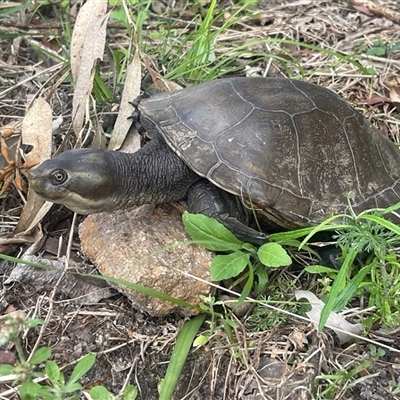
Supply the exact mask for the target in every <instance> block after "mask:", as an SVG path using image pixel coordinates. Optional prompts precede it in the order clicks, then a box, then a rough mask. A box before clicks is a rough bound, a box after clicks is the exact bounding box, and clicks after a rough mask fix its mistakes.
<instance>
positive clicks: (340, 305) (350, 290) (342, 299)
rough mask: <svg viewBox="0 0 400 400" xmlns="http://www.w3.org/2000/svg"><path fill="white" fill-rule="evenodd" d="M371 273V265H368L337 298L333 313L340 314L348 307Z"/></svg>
mask: <svg viewBox="0 0 400 400" xmlns="http://www.w3.org/2000/svg"><path fill="white" fill-rule="evenodd" d="M370 271H371V265H367V266H365V267H363V268H362V269H361V270H360V271H358V272H357V274H356V276H355V277H354V278H353V279H352V280H351V281H350V282H349V283H348V284H347V285H346V287H345V288H344V289H343V290H342V291H341V292H340V293H339V295H338V297H337V298H336V302H335V306H334V308H333V311H336V312H339V311H342V310H343V309H344V308H345V307H346V305H347V303H348V302H349V301H350V300H351V299H352V298H353V296H354V293H355V292H356V291H357V289H358V288H359V286H360V284H361V282H362V281H363V280H364V278H365V276H366V275H367V273H369V272H370Z"/></svg>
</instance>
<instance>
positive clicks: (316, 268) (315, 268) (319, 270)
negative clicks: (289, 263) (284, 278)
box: [304, 265, 338, 275]
mask: <svg viewBox="0 0 400 400" xmlns="http://www.w3.org/2000/svg"><path fill="white" fill-rule="evenodd" d="M304 270H305V271H307V272H308V273H309V274H332V273H333V274H335V275H337V273H338V270H337V269H335V268H329V267H325V266H324V265H309V266H308V267H305V268H304Z"/></svg>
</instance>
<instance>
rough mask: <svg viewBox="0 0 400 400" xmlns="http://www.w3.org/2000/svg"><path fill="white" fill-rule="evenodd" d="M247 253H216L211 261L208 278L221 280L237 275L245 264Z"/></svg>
mask: <svg viewBox="0 0 400 400" xmlns="http://www.w3.org/2000/svg"><path fill="white" fill-rule="evenodd" d="M248 262H249V254H245V253H242V252H240V251H235V252H234V253H232V254H218V255H217V256H215V257H214V259H213V260H212V263H211V273H210V279H211V280H212V281H223V280H225V279H229V278H233V277H234V276H238V275H239V274H240V273H241V272H242V271H243V270H244V269H245V268H246V266H247V264H248Z"/></svg>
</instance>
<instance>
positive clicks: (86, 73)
mask: <svg viewBox="0 0 400 400" xmlns="http://www.w3.org/2000/svg"><path fill="white" fill-rule="evenodd" d="M92 3H93V2H90V4H92ZM98 3H103V0H101V1H99V2H98ZM79 14H80V13H79ZM109 16H110V14H109V13H108V14H106V15H104V16H102V17H100V18H97V19H95V21H94V22H93V23H92V24H91V25H90V26H89V25H84V26H83V28H84V34H85V36H84V38H83V44H82V52H81V54H80V60H79V61H80V62H79V63H78V65H76V66H74V68H76V71H75V72H74V73H75V75H76V76H75V80H74V81H75V91H74V97H73V100H72V116H73V123H72V125H73V128H74V132H75V134H76V136H79V133H80V130H81V129H82V126H83V121H84V118H85V110H86V102H87V100H88V98H89V96H90V93H91V91H92V86H93V76H94V75H93V66H94V65H95V63H96V61H97V59H100V60H102V59H103V55H104V48H105V44H106V30H107V21H108V18H109ZM75 29H76V28H75ZM79 39H81V37H80V36H79ZM75 57H76V58H77V59H78V58H79V57H78V56H75Z"/></svg>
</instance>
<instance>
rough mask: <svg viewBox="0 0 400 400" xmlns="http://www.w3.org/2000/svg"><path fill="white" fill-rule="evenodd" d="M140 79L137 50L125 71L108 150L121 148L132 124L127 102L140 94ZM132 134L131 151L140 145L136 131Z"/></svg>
mask: <svg viewBox="0 0 400 400" xmlns="http://www.w3.org/2000/svg"><path fill="white" fill-rule="evenodd" d="M141 79H142V71H141V64H140V57H139V52H138V51H136V53H135V56H134V57H133V60H132V62H131V63H130V64H129V65H128V68H127V71H126V80H125V84H124V90H123V92H122V99H121V105H120V108H119V112H118V117H117V120H116V121H115V125H114V129H113V134H112V136H111V139H110V143H109V145H108V148H109V149H110V150H119V149H120V148H121V146H122V143H123V142H124V140H125V137H126V135H127V134H128V131H129V129H130V126H131V125H132V119H129V117H130V116H131V115H132V112H133V108H132V105H131V104H129V102H130V101H133V100H134V99H135V98H136V97H138V96H139V95H140V83H141ZM133 136H134V142H133V144H131V146H132V147H133V148H132V149H131V150H132V151H131V152H133V151H136V150H138V149H139V147H140V138H139V135H138V133H137V132H136V135H135V134H133Z"/></svg>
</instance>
